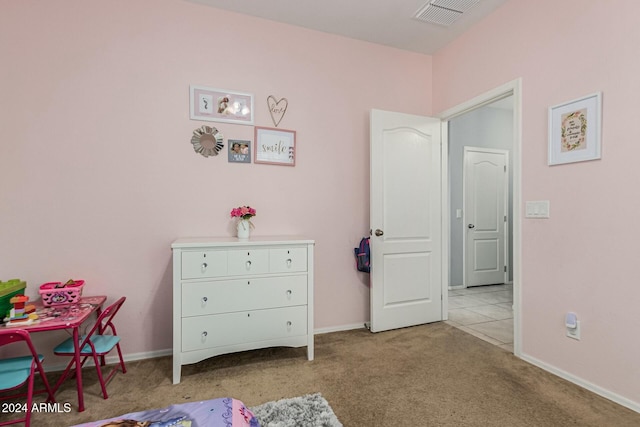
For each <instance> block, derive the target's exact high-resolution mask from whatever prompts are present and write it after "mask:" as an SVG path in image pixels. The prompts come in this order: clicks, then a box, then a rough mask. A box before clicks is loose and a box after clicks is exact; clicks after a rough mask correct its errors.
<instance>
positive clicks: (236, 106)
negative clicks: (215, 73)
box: [189, 85, 253, 125]
mask: <svg viewBox="0 0 640 427" xmlns="http://www.w3.org/2000/svg"><path fill="white" fill-rule="evenodd" d="M189 118H190V119H191V120H205V121H210V122H223V123H235V124H241V125H252V124H253V95H252V94H250V93H242V92H235V91H230V90H225V89H215V88H210V87H206V86H197V85H190V86H189Z"/></svg>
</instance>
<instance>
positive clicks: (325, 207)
mask: <svg viewBox="0 0 640 427" xmlns="http://www.w3.org/2000/svg"><path fill="white" fill-rule="evenodd" d="M1 9H2V10H1V11H0V58H1V61H2V66H1V67H0V93H1V94H2V101H1V102H0V117H1V119H0V120H1V126H0V147H1V149H2V151H1V153H2V154H1V156H0V195H1V203H0V218H2V221H1V222H0V236H1V238H0V279H1V280H7V279H9V278H15V277H19V278H22V279H25V280H27V282H28V284H29V288H28V294H29V295H31V296H35V295H36V294H37V288H38V286H39V284H41V283H43V282H46V281H51V280H66V279H68V278H70V277H74V278H83V279H85V280H86V281H87V289H86V293H88V294H106V295H109V297H110V298H112V299H115V298H116V297H118V296H120V295H126V296H127V297H128V298H129V299H128V301H127V303H126V304H125V306H124V308H123V312H121V314H120V315H119V316H120V318H121V319H120V322H121V324H122V325H128V327H126V328H123V329H122V330H121V332H122V334H123V335H124V342H125V343H126V344H125V351H126V353H128V354H135V353H143V352H152V351H161V350H166V349H168V348H170V347H171V264H170V258H171V251H170V244H171V242H172V241H173V240H174V239H175V238H177V237H185V236H196V235H229V236H231V235H233V231H232V226H231V221H230V219H229V211H230V210H231V208H232V207H235V206H239V205H242V204H250V205H251V206H253V207H255V208H256V209H257V211H258V215H257V217H256V218H255V220H254V223H255V225H256V230H255V234H259V235H278V234H300V235H304V236H307V237H308V238H312V239H315V240H316V259H315V261H316V276H315V278H316V291H315V298H316V310H315V313H316V318H315V320H316V327H317V328H332V327H340V326H344V325H353V324H362V323H363V322H364V321H366V320H368V319H369V309H368V305H369V290H368V287H367V286H366V285H365V284H364V281H363V277H364V276H363V275H362V273H357V272H356V271H355V268H354V260H353V255H352V248H353V247H355V246H356V245H357V243H358V241H359V238H360V237H361V236H362V235H364V233H365V232H367V231H368V222H369V220H368V217H369V209H368V206H369V196H368V188H369V185H368V183H369V148H368V147H369V132H368V127H369V120H368V115H369V110H370V109H371V108H380V109H388V110H395V111H402V112H407V113H413V114H431V98H432V96H431V57H429V56H425V55H418V54H412V53H408V52H404V51H400V50H395V49H390V48H387V47H382V46H377V45H373V44H369V43H364V42H359V41H355V40H349V39H346V38H342V37H337V36H332V35H327V34H324V33H319V32H314V31H308V30H304V29H301V28H297V27H292V26H287V25H280V24H276V23H272V22H268V21H263V20H259V19H255V18H251V17H246V16H240V15H236V14H232V13H227V12H222V11H218V10H215V9H213V8H209V7H205V6H202V5H199V4H193V3H190V2H186V1H180V0H153V1H152V0H146V1H135V2H132V1H128V0H114V1H109V2H98V1H85V0H77V1H65V2H53V1H52V2H42V1H30V0H5V1H3V3H2V6H1ZM190 84H199V85H208V86H212V87H219V88H225V89H232V90H236V91H241V92H250V93H253V94H254V95H255V106H256V108H255V118H256V125H259V126H273V123H272V122H271V118H270V117H269V114H268V110H267V107H266V98H267V96H269V95H274V96H276V97H277V98H280V97H286V98H288V100H289V109H288V111H287V113H286V115H285V117H284V119H283V120H282V122H281V123H280V127H281V128H284V129H293V130H296V131H297V158H296V166H295V167H293V168H291V167H281V166H271V165H256V164H251V165H246V164H232V163H228V162H227V157H226V155H220V156H218V157H216V158H208V159H205V158H204V157H201V156H199V155H197V154H196V153H194V151H193V149H192V146H191V144H190V139H191V134H192V132H193V130H194V129H196V128H197V127H199V126H201V125H203V124H211V122H197V121H192V120H190V119H189V106H188V100H189V85H190ZM214 126H216V127H217V128H218V129H219V130H220V131H221V132H222V133H223V134H224V136H225V143H226V139H227V138H232V139H251V140H252V139H253V127H252V126H241V125H232V124H224V123H219V124H214ZM39 338H40V339H41V340H42V339H43V338H42V337H39ZM58 339H59V338H58ZM49 340H50V341H56V340H57V338H56V337H51V338H49ZM52 360H53V362H57V361H56V360H55V358H49V360H48V362H49V363H52ZM58 363H59V362H58Z"/></svg>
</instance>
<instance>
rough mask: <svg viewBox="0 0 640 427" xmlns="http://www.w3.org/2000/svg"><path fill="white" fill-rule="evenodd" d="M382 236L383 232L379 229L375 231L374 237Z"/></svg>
mask: <svg viewBox="0 0 640 427" xmlns="http://www.w3.org/2000/svg"><path fill="white" fill-rule="evenodd" d="M383 234H384V231H382V230H380V229H379V228H377V229H376V236H382V235H383Z"/></svg>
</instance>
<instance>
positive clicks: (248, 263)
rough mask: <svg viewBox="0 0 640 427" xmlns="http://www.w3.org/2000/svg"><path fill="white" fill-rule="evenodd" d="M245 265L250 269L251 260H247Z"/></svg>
mask: <svg viewBox="0 0 640 427" xmlns="http://www.w3.org/2000/svg"><path fill="white" fill-rule="evenodd" d="M246 266H247V270H250V269H251V261H247V263H246Z"/></svg>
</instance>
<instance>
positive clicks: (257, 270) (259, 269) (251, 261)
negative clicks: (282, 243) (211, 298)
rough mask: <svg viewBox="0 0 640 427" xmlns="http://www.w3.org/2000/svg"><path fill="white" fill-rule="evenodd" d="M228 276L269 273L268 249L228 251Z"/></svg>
mask: <svg viewBox="0 0 640 427" xmlns="http://www.w3.org/2000/svg"><path fill="white" fill-rule="evenodd" d="M228 257H229V262H228V273H229V276H244V275H247V274H263V273H267V272H269V249H236V250H230V251H228Z"/></svg>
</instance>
